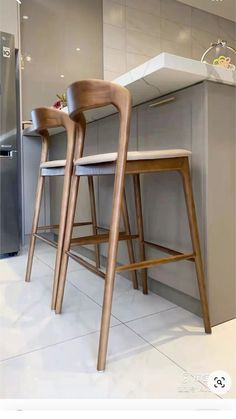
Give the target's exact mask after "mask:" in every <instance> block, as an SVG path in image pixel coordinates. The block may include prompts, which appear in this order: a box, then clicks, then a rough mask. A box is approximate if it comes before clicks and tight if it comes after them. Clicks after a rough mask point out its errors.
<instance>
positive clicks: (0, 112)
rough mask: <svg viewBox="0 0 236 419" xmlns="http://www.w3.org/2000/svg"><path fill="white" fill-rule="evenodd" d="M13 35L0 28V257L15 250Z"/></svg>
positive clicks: (17, 240) (16, 186)
mask: <svg viewBox="0 0 236 419" xmlns="http://www.w3.org/2000/svg"><path fill="white" fill-rule="evenodd" d="M17 139H18V130H17V104H16V57H15V45H14V36H13V35H11V34H8V33H5V32H0V257H3V256H11V255H14V254H16V253H17V252H18V251H19V245H20V236H19V219H20V217H19V194H18V190H19V170H18V169H19V165H18V143H19V142H18V141H17Z"/></svg>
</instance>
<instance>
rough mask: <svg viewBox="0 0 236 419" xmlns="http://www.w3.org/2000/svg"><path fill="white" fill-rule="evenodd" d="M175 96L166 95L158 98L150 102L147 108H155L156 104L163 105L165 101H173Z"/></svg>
mask: <svg viewBox="0 0 236 419" xmlns="http://www.w3.org/2000/svg"><path fill="white" fill-rule="evenodd" d="M174 100H175V97H174V96H173V97H168V98H167V99H163V100H159V101H158V102H154V103H151V104H150V105H148V106H149V108H155V107H156V106H160V105H165V104H166V103H169V102H173V101H174Z"/></svg>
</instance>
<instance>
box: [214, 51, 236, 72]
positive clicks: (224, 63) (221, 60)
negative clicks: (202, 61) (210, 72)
mask: <svg viewBox="0 0 236 419" xmlns="http://www.w3.org/2000/svg"><path fill="white" fill-rule="evenodd" d="M213 64H214V65H218V66H220V67H223V68H228V69H230V70H235V65H234V64H231V58H230V57H225V56H224V55H220V57H218V58H216V59H215V60H214V61H213Z"/></svg>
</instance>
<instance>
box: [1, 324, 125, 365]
mask: <svg viewBox="0 0 236 419" xmlns="http://www.w3.org/2000/svg"><path fill="white" fill-rule="evenodd" d="M118 326H121V323H119V324H114V325H113V326H110V329H113V328H115V327H118ZM99 332H100V328H99V329H97V330H93V331H91V332H88V333H85V334H83V335H78V336H74V337H72V338H68V339H65V340H62V341H59V342H56V343H51V344H48V345H45V346H41V347H40V348H36V349H32V350H31V351H27V352H23V353H21V354H17V355H13V356H10V357H8V358H4V359H1V360H0V366H1V365H2V364H3V363H4V362H8V361H12V360H14V359H16V358H21V357H23V356H27V355H31V354H32V353H34V352H39V351H43V350H45V349H48V348H52V347H53V346H58V345H63V344H64V343H68V342H70V341H73V340H76V339H80V338H84V337H86V336H89V335H93V334H95V333H99Z"/></svg>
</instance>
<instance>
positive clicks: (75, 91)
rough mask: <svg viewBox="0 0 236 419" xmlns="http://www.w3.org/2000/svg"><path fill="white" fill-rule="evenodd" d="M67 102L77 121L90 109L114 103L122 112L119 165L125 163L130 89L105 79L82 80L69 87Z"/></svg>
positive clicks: (129, 114)
mask: <svg viewBox="0 0 236 419" xmlns="http://www.w3.org/2000/svg"><path fill="white" fill-rule="evenodd" d="M67 103H68V111H69V116H70V118H71V119H72V120H73V121H75V122H77V121H78V118H79V117H80V113H81V112H84V111H87V110H89V109H94V108H100V107H103V106H107V105H114V106H115V107H116V108H117V110H118V111H119V114H120V130H119V144H118V158H117V167H119V166H120V164H121V165H124V163H125V160H126V156H127V148H128V141H129V132H130V119H131V106H132V102H131V95H130V92H129V91H128V89H126V88H125V87H123V86H120V85H118V84H115V83H112V82H109V81H104V80H95V79H91V80H82V81H77V82H75V83H73V84H71V85H70V86H69V87H68V89H67Z"/></svg>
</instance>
